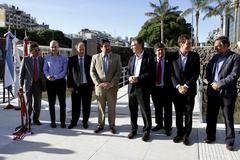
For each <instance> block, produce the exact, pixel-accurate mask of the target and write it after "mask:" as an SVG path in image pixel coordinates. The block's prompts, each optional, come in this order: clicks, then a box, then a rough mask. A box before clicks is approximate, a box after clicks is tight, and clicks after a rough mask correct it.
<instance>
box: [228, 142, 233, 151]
mask: <svg viewBox="0 0 240 160" xmlns="http://www.w3.org/2000/svg"><path fill="white" fill-rule="evenodd" d="M226 148H227V150H229V151H233V150H234V148H233V145H231V144H226Z"/></svg>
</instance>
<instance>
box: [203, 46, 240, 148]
mask: <svg viewBox="0 0 240 160" xmlns="http://www.w3.org/2000/svg"><path fill="white" fill-rule="evenodd" d="M220 58H222V59H224V62H223V64H222V67H221V68H220V71H219V72H218V78H219V81H217V82H216V83H217V84H218V85H219V86H220V91H215V90H213V88H212V86H211V84H212V83H213V82H215V81H214V77H215V75H216V74H215V72H216V70H217V65H218V61H219V59H220ZM206 75H207V80H208V91H207V95H208V102H207V128H206V132H207V138H208V139H209V140H213V141H214V140H215V138H216V123H217V116H218V112H219V109H220V107H221V108H222V111H223V115H224V120H225V126H226V139H225V142H226V144H228V145H233V144H234V139H235V132H234V119H233V114H234V108H235V101H236V98H237V80H238V78H239V75H240V55H239V54H236V53H234V52H232V51H230V50H228V51H227V53H225V54H224V55H223V56H221V55H220V54H216V55H215V56H213V58H212V59H211V60H210V61H209V63H208V65H207V69H206Z"/></svg>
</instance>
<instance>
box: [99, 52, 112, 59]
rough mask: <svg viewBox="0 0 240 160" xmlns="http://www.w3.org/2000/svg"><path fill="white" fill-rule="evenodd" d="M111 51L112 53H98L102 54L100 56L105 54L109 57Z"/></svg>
mask: <svg viewBox="0 0 240 160" xmlns="http://www.w3.org/2000/svg"><path fill="white" fill-rule="evenodd" d="M111 53H112V52H110V53H107V54H104V53H103V52H101V53H100V54H101V56H102V58H103V57H104V56H105V55H107V56H108V57H110V55H111Z"/></svg>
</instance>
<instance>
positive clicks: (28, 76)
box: [19, 42, 45, 125]
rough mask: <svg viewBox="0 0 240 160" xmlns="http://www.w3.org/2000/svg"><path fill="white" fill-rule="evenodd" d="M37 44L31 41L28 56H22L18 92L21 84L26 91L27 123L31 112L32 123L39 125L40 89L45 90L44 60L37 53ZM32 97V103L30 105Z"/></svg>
mask: <svg viewBox="0 0 240 160" xmlns="http://www.w3.org/2000/svg"><path fill="white" fill-rule="evenodd" d="M39 51H40V49H39V45H38V44H37V43H35V42H34V43H32V44H31V45H30V56H28V57H24V59H23V62H22V66H21V73H20V89H19V91H20V92H23V86H24V89H25V92H26V98H27V103H26V105H27V108H28V114H29V123H31V114H32V112H33V118H32V119H33V123H34V124H36V125H41V122H40V121H39V116H40V111H41V100H42V91H44V90H45V78H44V74H43V63H44V60H43V58H42V57H41V56H40V54H39ZM32 98H33V99H34V104H33V105H32Z"/></svg>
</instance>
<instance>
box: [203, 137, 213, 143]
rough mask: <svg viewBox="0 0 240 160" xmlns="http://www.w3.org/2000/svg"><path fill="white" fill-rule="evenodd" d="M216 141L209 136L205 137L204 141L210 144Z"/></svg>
mask: <svg viewBox="0 0 240 160" xmlns="http://www.w3.org/2000/svg"><path fill="white" fill-rule="evenodd" d="M214 141H215V140H212V139H209V138H205V139H204V140H203V142H204V143H208V144H210V143H213V142H214Z"/></svg>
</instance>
